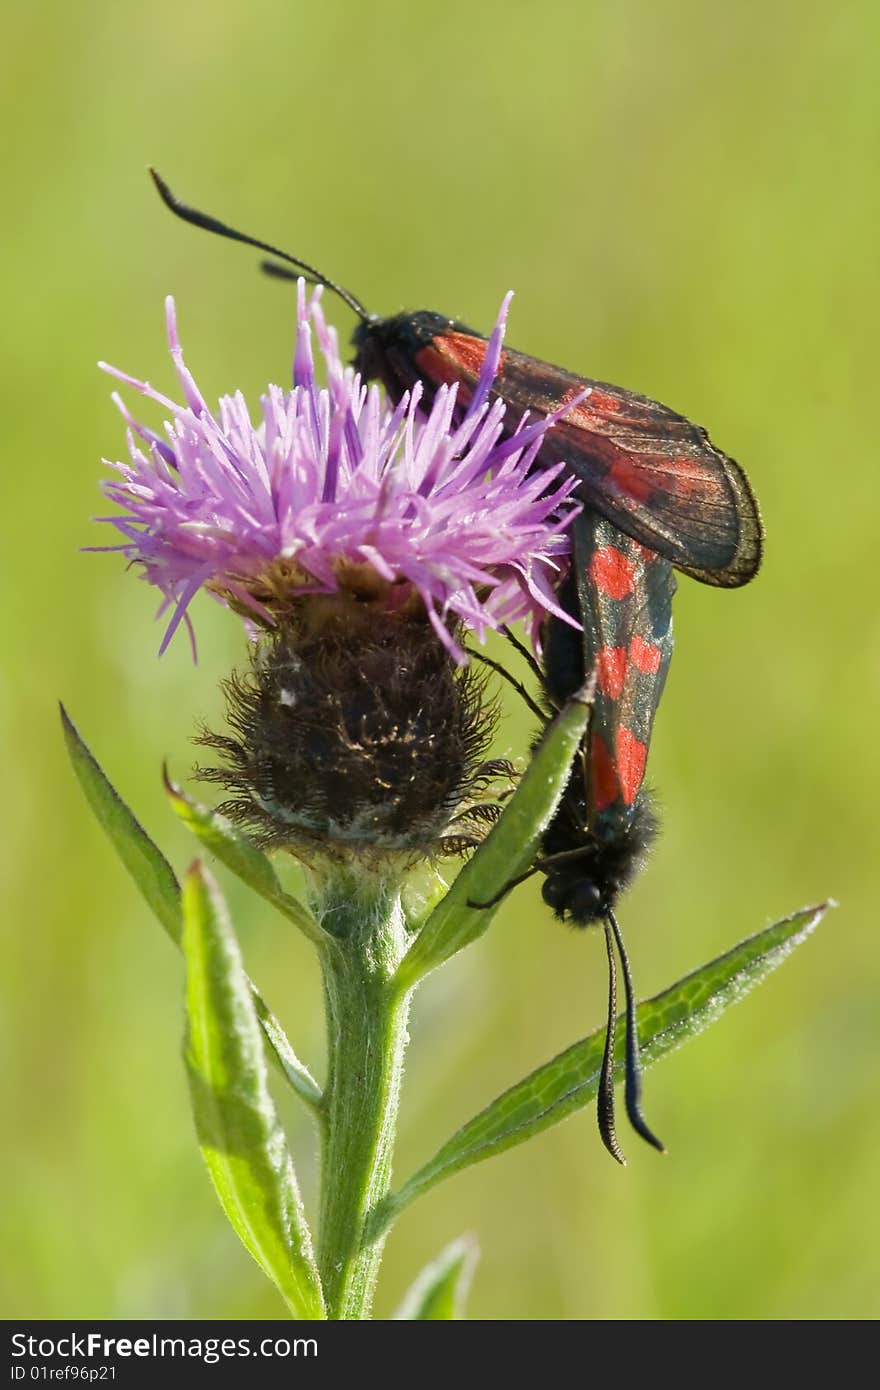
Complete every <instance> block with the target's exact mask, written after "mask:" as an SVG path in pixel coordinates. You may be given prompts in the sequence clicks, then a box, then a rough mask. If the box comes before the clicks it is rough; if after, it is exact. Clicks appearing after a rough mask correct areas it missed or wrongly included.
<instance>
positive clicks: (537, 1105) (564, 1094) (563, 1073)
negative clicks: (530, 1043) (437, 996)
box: [371, 902, 834, 1234]
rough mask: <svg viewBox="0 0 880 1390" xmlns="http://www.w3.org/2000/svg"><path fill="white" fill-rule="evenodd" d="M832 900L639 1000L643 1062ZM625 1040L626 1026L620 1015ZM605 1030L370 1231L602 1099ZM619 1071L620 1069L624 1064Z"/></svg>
mask: <svg viewBox="0 0 880 1390" xmlns="http://www.w3.org/2000/svg"><path fill="white" fill-rule="evenodd" d="M832 906H834V904H833V903H831V902H828V903H822V904H820V905H819V906H817V907H809V908H803V909H802V911H800V912H796V913H794V915H793V916H791V917H786V918H784V919H783V920H782V921H781V922H777V923H776V924H775V925H774V926H772V927H767V928H766V929H765V930H764V931H761V932H758V933H757V934H756V935H755V936H750V937H748V938H747V939H746V940H745V941H741V942H740V943H739V945H738V946H734V948H733V949H732V950H731V951H728V952H726V954H725V955H723V956H719V957H718V958H717V960H713V961H710V962H709V963H708V965H704V966H702V967H701V968H700V969H699V970H695V971H694V972H693V973H692V974H691V975H686V976H685V978H684V979H682V980H679V981H678V983H677V984H674V985H672V986H671V988H669V989H667V990H664V992H663V993H662V994H658V995H657V996H656V997H655V998H654V999H649V1000H647V1001H646V1002H645V1003H644V1004H640V1005H639V1010H638V1024H639V1038H640V1040H641V1055H642V1062H643V1065H644V1066H650V1064H651V1063H652V1062H656V1061H658V1060H659V1059H660V1058H661V1057H664V1056H665V1055H666V1054H667V1053H668V1052H672V1051H673V1050H674V1049H675V1048H676V1047H678V1046H679V1045H680V1044H681V1043H683V1042H684V1041H685V1039H686V1038H690V1037H694V1036H695V1035H696V1034H697V1033H700V1032H702V1030H703V1029H704V1028H706V1027H708V1025H709V1024H710V1023H714V1022H715V1020H716V1019H717V1018H720V1016H721V1014H722V1013H724V1011H725V1009H728V1008H729V1007H730V1005H731V1004H735V1003H736V1002H737V1001H738V1000H740V999H742V998H744V996H745V995H746V994H748V992H749V990H751V989H753V988H754V987H755V985H757V984H759V983H760V982H761V980H763V979H764V978H765V977H766V976H767V975H768V974H769V973H770V971H771V970H775V969H776V967H777V966H778V965H781V964H782V962H783V961H784V960H785V959H786V957H787V956H789V955H790V954H791V952H792V951H793V950H794V948H795V947H796V946H799V945H800V944H801V942H803V941H805V940H806V938H807V937H808V936H809V935H810V933H811V932H812V931H813V930H814V928H815V927H816V926H818V924H819V922H820V921H821V920H822V918H823V916H824V915H825V912H826V910H827V909H828V908H829V907H832ZM617 1028H618V1041H620V1039H621V1038H622V1035H623V1029H624V1020H623V1018H620V1019H618V1024H617ZM604 1033H605V1030H604V1028H600V1029H598V1030H597V1031H596V1032H595V1033H592V1034H591V1035H590V1036H589V1037H588V1038H584V1039H583V1040H582V1041H581V1042H578V1043H575V1044H574V1045H573V1046H572V1047H569V1048H568V1049H567V1050H566V1051H565V1052H562V1053H560V1054H559V1056H557V1057H554V1058H553V1060H552V1061H550V1062H547V1063H545V1065H544V1066H542V1067H539V1068H538V1069H537V1071H533V1072H532V1073H531V1075H529V1076H527V1077H526V1078H525V1079H524V1080H523V1081H520V1082H519V1083H518V1085H516V1086H512V1087H511V1088H510V1090H509V1091H505V1092H504V1094H503V1095H501V1096H499V1097H498V1099H497V1100H494V1101H493V1102H492V1104H491V1105H488V1106H487V1107H486V1109H485V1110H483V1111H481V1112H480V1114H479V1115H477V1116H476V1117H475V1118H474V1119H472V1120H471V1121H470V1122H469V1123H468V1124H466V1125H465V1126H464V1127H463V1128H462V1129H460V1130H459V1131H458V1133H457V1134H455V1135H453V1137H452V1138H451V1139H450V1140H449V1142H448V1143H447V1144H444V1146H443V1147H442V1148H441V1149H440V1150H439V1152H438V1153H437V1154H435V1156H434V1158H432V1159H431V1161H430V1162H429V1163H426V1164H425V1166H424V1167H423V1168H421V1169H419V1171H418V1172H417V1173H416V1174H415V1175H414V1176H413V1177H412V1178H410V1180H409V1181H408V1182H407V1183H406V1184H405V1186H404V1187H403V1188H401V1190H400V1191H399V1192H397V1193H396V1194H392V1195H391V1196H390V1197H389V1198H388V1199H387V1200H386V1202H385V1203H384V1204H383V1207H382V1209H381V1210H379V1211H377V1213H376V1218H375V1222H374V1227H373V1230H372V1232H371V1234H378V1232H379V1231H381V1230H384V1229H386V1228H387V1227H388V1226H389V1225H390V1224H391V1223H392V1221H394V1220H395V1219H396V1217H397V1215H398V1214H399V1213H400V1212H401V1211H402V1210H403V1208H404V1207H405V1206H407V1205H408V1204H409V1203H410V1202H412V1201H413V1200H414V1198H416V1197H418V1196H419V1195H420V1194H421V1193H423V1192H427V1191H428V1189H429V1188H431V1187H434V1186H435V1185H436V1184H437V1183H438V1182H442V1181H443V1179H444V1178H448V1177H450V1176H451V1175H452V1174H453V1173H457V1172H459V1171H460V1170H461V1169H462V1168H468V1167H470V1165H471V1164H473V1163H479V1162H481V1161H482V1160H483V1159H484V1158H489V1157H490V1156H491V1155H492V1154H496V1153H501V1152H502V1151H503V1150H504V1149H509V1148H512V1147H513V1146H514V1145H516V1144H522V1143H524V1142H525V1140H526V1139H530V1138H531V1137H532V1135H533V1134H540V1132H541V1130H544V1129H547V1128H549V1126H550V1125H554V1124H557V1123H558V1122H559V1121H560V1120H564V1119H565V1118H566V1116H567V1115H570V1114H571V1113H572V1112H573V1111H574V1110H579V1109H581V1108H582V1107H583V1106H585V1105H587V1104H588V1103H589V1102H590V1101H592V1100H594V1099H595V1097H596V1092H597V1090H598V1085H599V1074H600V1070H601V1066H602V1052H603V1048H604V1042H605V1037H604ZM618 1070H620V1069H618Z"/></svg>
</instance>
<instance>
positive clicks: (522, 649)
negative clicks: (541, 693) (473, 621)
mask: <svg viewBox="0 0 880 1390" xmlns="http://www.w3.org/2000/svg"><path fill="white" fill-rule="evenodd" d="M501 633H502V636H504V637H506V638H507V640H508V642H509V643H510V645H511V646H512V647H513V649H514V651H517V652H519V654H520V656H521V657H522V658H523V660H524V661H525V662H526V663H527V665H528V667H529V669H530V671H531V672H532V674H533V675H535V676H537V677H538V680H539V681H543V679H544V672H543V671H542V670H541V667H540V665H539V663H538V661H537V660H536V658H535V657H534V656H533V654H532V653H531V652H530V651H529V649H528V647H527V646H526V644H525V643H524V642H521V641H520V640H519V638H518V637H517V636H516V634H515V633H513V632H511V630H510V628H509V627H503V628H502V629H501Z"/></svg>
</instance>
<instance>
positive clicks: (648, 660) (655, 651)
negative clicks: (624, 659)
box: [629, 637, 660, 676]
mask: <svg viewBox="0 0 880 1390" xmlns="http://www.w3.org/2000/svg"><path fill="white" fill-rule="evenodd" d="M629 659H630V661H631V662H632V664H633V666H635V668H636V670H637V671H641V672H642V673H643V675H646V676H654V675H656V674H657V672H658V671H659V670H660V648H659V647H655V646H654V644H653V642H643V641H642V639H641V637H634V638H633V639H632V641H631V642H630V644H629Z"/></svg>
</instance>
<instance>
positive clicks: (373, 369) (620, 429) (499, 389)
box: [150, 170, 763, 588]
mask: <svg viewBox="0 0 880 1390" xmlns="http://www.w3.org/2000/svg"><path fill="white" fill-rule="evenodd" d="M150 172H151V174H152V176H153V180H154V182H155V184H156V187H157V189H158V191H159V193H160V195H161V197H162V199H163V201H164V202H165V204H166V205H167V207H169V208H170V210H171V211H172V212H173V213H174V214H175V215H176V216H177V217H180V218H182V219H183V220H184V221H185V222H190V223H192V224H193V225H194V226H196V227H201V228H203V229H204V230H206V231H209V232H215V233H217V234H218V235H219V236H224V237H229V238H230V239H231V240H233V241H240V242H243V243H244V244H245V245H247V246H253V247H255V248H256V249H257V250H259V251H265V252H267V253H268V254H269V255H271V256H274V257H275V258H276V260H275V261H274V262H269V263H265V264H264V269H266V270H267V271H269V272H270V273H271V274H274V275H278V276H280V277H281V278H286V279H290V278H294V276H292V275H291V272H290V271H288V270H286V269H285V267H284V266H282V265H279V264H277V262H278V261H283V262H286V263H287V264H288V265H291V266H294V267H295V268H296V270H297V271H298V272H300V273H301V274H303V275H305V277H306V278H307V279H310V280H312V281H315V282H317V283H321V284H323V285H326V287H327V289H329V290H331V291H332V292H333V293H334V294H336V295H338V297H339V298H340V299H341V300H342V301H343V303H345V304H347V305H348V307H349V308H350V309H351V310H353V312H354V313H355V314H356V315H357V317H358V319H359V323H358V326H357V328H356V329H355V331H354V335H353V338H352V343H353V346H354V349H355V356H354V366H355V368H356V369H357V370H358V371H359V372H360V373H361V375H362V376H363V377H364V378H365V379H367V380H373V379H375V380H379V381H381V382H382V384H383V385H384V387H385V389H386V391H387V392H388V394H389V396H390V397H391V399H392V400H393V401H394V402H397V401H398V400H399V399H400V397H401V396H402V395H403V393H404V392H405V391H408V390H409V389H410V388H411V387H412V386H413V385H414V384H415V383H416V381H419V382H421V383H422V386H423V389H424V392H425V404H426V405H430V403H431V401H432V399H433V393H434V392H435V391H436V390H437V388H438V387H439V386H441V385H443V384H449V383H453V382H456V383H458V405H459V406H460V407H461V408H465V407H466V405H467V403H468V401H469V399H470V395H471V393H472V392H473V391H474V388H475V387H476V385H477V382H478V380H479V377H480V372H481V369H482V367H483V364H484V362H485V358H486V352H487V347H488V342H487V339H486V338H484V337H483V336H482V335H481V334H479V333H476V332H474V331H473V330H472V329H470V328H466V327H465V326H464V324H461V323H459V322H457V320H455V319H450V318H448V317H447V316H446V315H445V314H436V313H433V312H431V311H429V310H424V309H422V310H418V311H417V312H415V313H402V314H394V315H392V316H391V317H389V318H380V317H379V316H378V315H375V314H370V313H368V312H367V310H366V309H365V308H364V306H363V304H362V303H361V302H360V300H359V299H358V298H357V297H356V296H355V295H353V294H352V293H351V292H350V291H349V290H346V289H344V288H343V287H342V286H341V285H339V284H336V283H335V282H334V281H333V280H331V279H329V278H328V277H327V276H326V275H322V274H321V273H320V272H319V271H318V270H316V269H315V267H314V266H311V265H309V264H308V263H307V262H306V261H302V260H300V259H299V258H298V257H296V256H291V255H289V254H288V253H287V252H286V251H280V250H278V248H277V247H275V246H271V245H269V243H267V242H264V241H259V240H258V239H257V238H255V237H251V236H247V235H245V234H244V233H243V232H237V231H235V230H234V229H233V228H232V227H228V226H227V225H226V224H225V223H223V222H219V221H218V220H217V219H216V218H214V217H210V216H209V215H207V214H206V213H202V212H198V211H196V210H195V209H194V208H190V207H187V206H185V204H183V203H181V202H179V201H178V199H177V198H176V197H175V196H174V194H173V193H172V192H171V189H170V188H169V187H168V185H167V184H166V183H165V181H164V180H163V179H162V178H161V177H160V176H159V175H158V174H157V173H156V171H155V170H151V171H150ZM585 393H586V394H585ZM494 396H501V397H503V399H504V400H505V401H506V402H507V403H508V404H509V406H510V407H511V409H510V411H509V413H508V415H509V418H510V419H513V420H515V421H516V420H519V418H520V417H521V415H522V414H523V413H524V412H526V411H528V412H529V413H530V415H532V416H533V417H540V416H546V415H548V414H550V413H551V412H552V411H557V410H559V408H560V407H561V406H564V405H565V403H566V402H567V401H569V400H571V401H572V402H573V408H572V409H571V410H570V411H569V412H568V414H567V415H566V416H565V417H564V418H563V419H561V420H560V421H559V422H558V423H557V424H556V426H555V427H554V429H553V430H552V431H551V432H550V433H549V434H548V435H547V438H546V440H545V442H544V444H543V445H542V448H541V452H540V454H539V455H538V465H539V466H547V465H548V464H551V463H555V462H558V461H559V460H564V462H565V463H566V465H567V466H568V468H569V469H570V471H571V472H572V473H574V474H575V475H576V476H577V478H578V489H577V495H578V496H579V497H580V499H581V501H582V502H584V504H585V505H586V506H587V507H589V508H590V509H591V510H593V511H595V512H598V513H599V514H600V515H601V516H604V517H607V518H608V520H609V521H611V522H613V523H614V525H615V526H616V527H617V528H618V529H619V530H620V531H623V532H624V533H625V534H626V535H628V536H631V537H632V538H633V540H636V541H639V542H640V543H641V544H642V545H644V546H647V547H648V548H649V549H650V550H653V551H656V553H657V554H658V555H662V556H663V557H664V558H665V559H667V560H669V561H670V562H671V563H672V564H673V565H675V566H676V568H678V569H680V570H682V571H683V572H684V573H685V574H689V575H692V576H693V577H694V578H695V579H699V580H701V581H702V582H703V583H706V584H715V585H720V586H722V587H726V588H736V587H738V586H739V585H742V584H747V583H748V582H749V580H750V579H752V578H754V576H755V574H756V573H757V570H758V567H759V565H760V563H761V547H762V538H763V533H762V528H761V519H760V515H759V512H758V507H757V503H756V501H755V498H754V495H753V493H752V490H751V488H750V486H749V482H748V479H747V478H746V476H745V474H744V473H743V471H742V469H741V468H740V467H739V465H738V464H736V463H734V461H733V459H730V458H728V457H727V455H726V454H723V453H722V452H721V450H720V449H716V447H715V446H714V444H712V442H711V441H710V439H709V436H708V435H707V433H706V431H705V430H704V429H702V428H701V426H699V425H695V424H693V423H692V422H691V421H690V420H688V419H686V418H685V417H684V416H683V415H678V414H676V412H675V411H673V410H670V409H669V408H668V406H665V405H661V404H660V403H659V402H658V401H653V400H650V399H649V398H648V397H647V396H640V395H637V394H636V393H635V392H633V391H626V390H624V389H623V388H622V387H619V386H612V385H609V384H608V383H607V382H602V381H592V380H591V379H590V378H589V377H581V376H576V375H575V374H574V373H572V372H568V371H565V370H563V369H562V368H561V367H554V366H551V364H550V363H548V362H541V361H539V360H538V359H537V358H534V357H528V356H527V355H526V354H525V353H521V352H516V351H514V350H513V349H512V348H504V349H503V351H502V353H501V359H500V362H499V368H498V372H497V374H496V376H495V379H494V383H493V387H492V391H491V392H490V399H491V398H492V397H494Z"/></svg>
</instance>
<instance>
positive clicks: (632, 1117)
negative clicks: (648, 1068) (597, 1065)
mask: <svg viewBox="0 0 880 1390" xmlns="http://www.w3.org/2000/svg"><path fill="white" fill-rule="evenodd" d="M605 920H606V922H607V923H608V926H610V928H611V930H612V931H613V933H614V940H615V941H616V943H617V950H618V954H619V955H620V964H621V966H622V967H623V987H624V990H625V991H626V1087H625V1095H626V1113H627V1115H628V1117H629V1122H630V1124H631V1125H632V1127H633V1129H634V1130H635V1132H636V1134H640V1135H641V1136H642V1138H643V1139H644V1140H646V1141H647V1143H649V1144H653V1146H654V1148H655V1149H659V1150H660V1153H662V1154H665V1153H666V1146H665V1145H664V1144H662V1143H661V1142H660V1140H659V1139H658V1138H657V1136H656V1134H652V1133H651V1131H650V1129H649V1128H648V1126H647V1124H646V1122H645V1117H644V1115H643V1114H642V1108H641V1099H642V1067H641V1063H640V1061H639V1031H638V1024H637V1022H636V1004H635V997H634V995H633V986H632V975H631V973H630V968H629V960H628V959H627V954H626V950H625V948H624V945H623V937H622V936H621V934H620V927H619V926H618V924H617V918H616V917H615V915H614V913H613V912H612V911H611V908H610V907H609V908H608V911H607V912H606V914H605ZM605 938H606V941H607V940H608V928H607V927H606V929H605Z"/></svg>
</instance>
